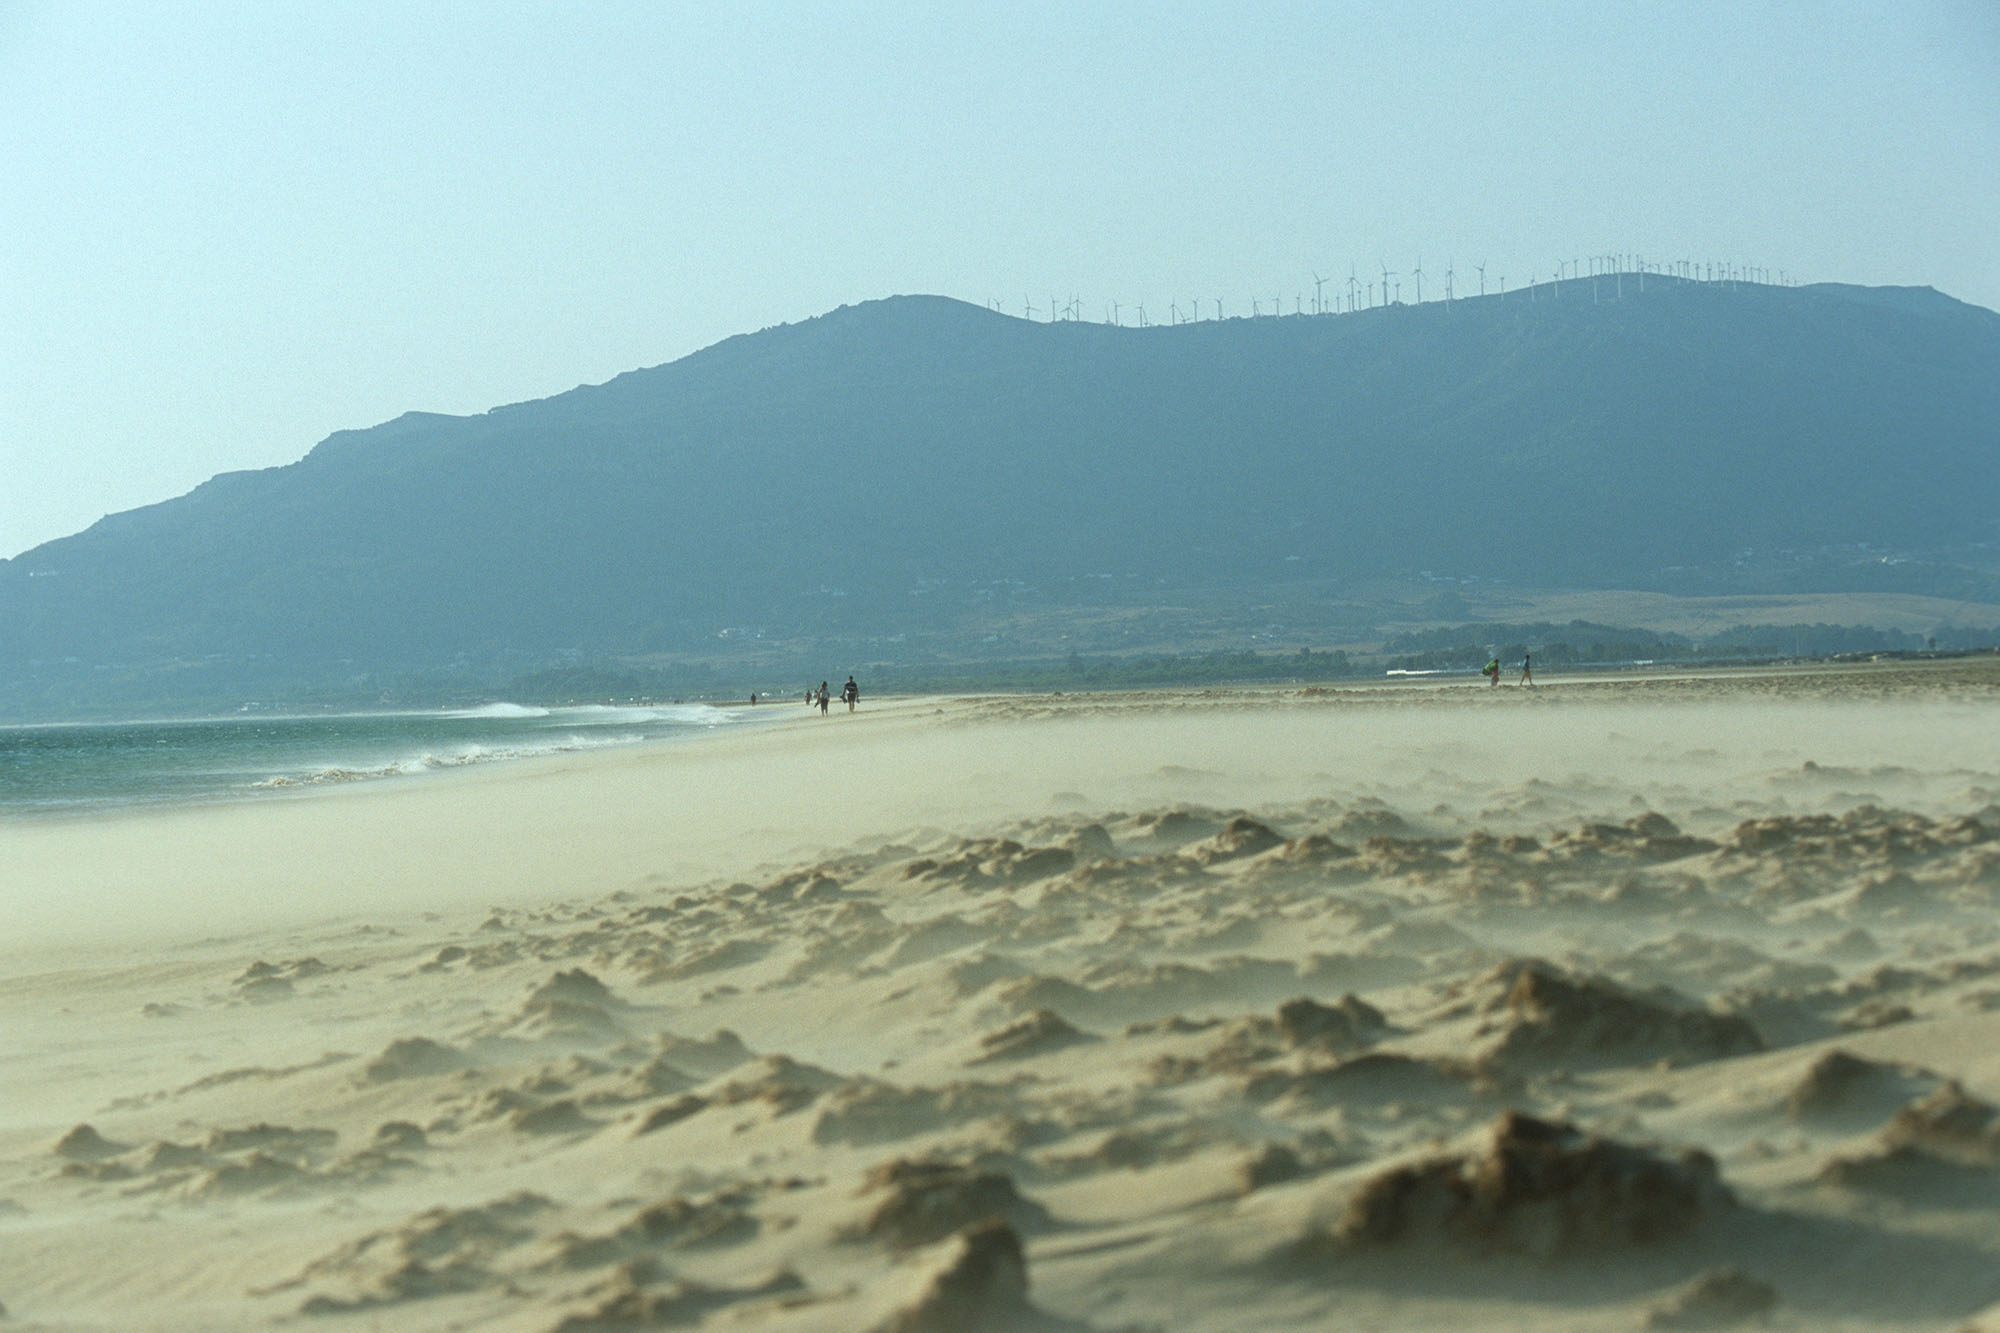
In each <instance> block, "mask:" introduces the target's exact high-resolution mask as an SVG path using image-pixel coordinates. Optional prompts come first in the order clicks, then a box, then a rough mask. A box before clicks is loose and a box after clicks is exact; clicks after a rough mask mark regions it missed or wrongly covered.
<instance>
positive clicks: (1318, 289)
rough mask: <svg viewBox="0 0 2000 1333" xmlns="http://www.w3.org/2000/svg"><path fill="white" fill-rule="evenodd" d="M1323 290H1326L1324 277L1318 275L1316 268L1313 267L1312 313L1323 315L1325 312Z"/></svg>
mask: <svg viewBox="0 0 2000 1333" xmlns="http://www.w3.org/2000/svg"><path fill="white" fill-rule="evenodd" d="M1325 291H1326V279H1325V278H1322V277H1321V276H1320V275H1319V270H1318V269H1314V270H1313V313H1314V314H1315V315H1324V314H1325V313H1326V297H1325V295H1324V292H1325Z"/></svg>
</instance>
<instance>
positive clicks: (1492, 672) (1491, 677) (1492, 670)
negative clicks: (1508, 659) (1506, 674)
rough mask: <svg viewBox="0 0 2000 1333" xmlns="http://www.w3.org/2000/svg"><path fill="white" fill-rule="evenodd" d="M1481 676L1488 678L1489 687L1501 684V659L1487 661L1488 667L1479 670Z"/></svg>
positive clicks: (1495, 658)
mask: <svg viewBox="0 0 2000 1333" xmlns="http://www.w3.org/2000/svg"><path fill="white" fill-rule="evenodd" d="M1479 674H1480V675H1482V676H1484V677H1486V683H1487V684H1488V685H1498V684H1499V683H1500V659H1499V658H1497V657H1494V658H1489V659H1487V662H1486V665H1485V666H1483V667H1481V668H1479Z"/></svg>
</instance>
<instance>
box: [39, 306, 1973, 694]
mask: <svg viewBox="0 0 2000 1333" xmlns="http://www.w3.org/2000/svg"><path fill="white" fill-rule="evenodd" d="M1614 288H1622V299H1612V298H1613V292H1614ZM1594 298H1595V299H1594ZM1996 499H2000V315H1995V314H1994V313H1993V312H1991V311H1987V310H1983V309H1979V308H1977V307H1972V306H1967V305H1964V304H1961V303H1959V302H1956V301H1953V300H1951V299H1950V298H1948V297H1945V296H1943V295H1940V294H1938V293H1936V292H1933V291H1930V290H1928V289H1881V288H1876V289H1866V288H1854V287H1844V286H1833V285H1820V286H1813V287H1795V288H1785V287H1772V286H1757V285H1729V286H1725V285H1720V284H1698V283H1687V282H1680V281H1677V280H1673V279H1668V278H1662V277H1658V276H1649V277H1647V278H1646V280H1645V289H1644V291H1643V293H1642V292H1641V291H1640V290H1639V284H1638V279H1637V278H1635V277H1634V276H1632V275H1626V276H1625V277H1624V278H1623V279H1622V282H1617V283H1615V282H1614V280H1613V279H1610V278H1600V279H1597V280H1595V282H1594V283H1593V280H1591V279H1572V280H1569V281H1566V282H1564V283H1562V284H1560V286H1559V287H1558V286H1557V285H1554V284H1543V285H1542V286H1541V287H1540V288H1539V289H1537V290H1536V291H1535V292H1534V293H1533V298H1532V300H1531V299H1530V295H1529V294H1528V293H1526V292H1518V291H1517V292H1510V293H1508V294H1507V296H1506V298H1505V300H1504V301H1503V300H1502V299H1501V298H1500V297H1498V296H1487V297H1484V298H1474V299H1465V298H1461V299H1458V300H1455V301H1452V302H1450V303H1446V302H1443V301H1431V302H1426V303H1424V304H1422V305H1415V306H1412V305H1399V306H1392V307H1388V308H1383V309H1377V310H1370V311H1362V312H1360V313H1354V314H1341V315H1323V316H1304V315H1295V316H1285V317H1275V318H1273V317H1265V318H1259V319H1228V320H1220V321H1217V320H1210V321H1204V322H1199V323H1191V324H1180V325H1176V326H1171V327H1166V326H1155V327H1150V328H1143V329H1141V328H1131V327H1112V326H1106V325H1101V324H1093V323H1082V322H1059V323H1030V322H1026V321H1023V320H1020V319H1015V318H1011V317H1008V316H1005V315H1001V314H996V313H993V312H991V311H989V310H986V309H983V308H980V307H976V306H971V305H967V304H964V303H961V302H957V301H953V300H948V299H944V298H938V297H896V298H891V299H888V300H882V301H873V302H869V303H867V304H864V305H860V306H854V307H844V308H842V309H839V310H836V311H833V312H831V313H829V314H827V315H824V316H821V317H819V318H817V319H812V320H808V321H806V322H804V323H801V324H797V325H788V326H782V327H777V328H771V329H766V330H763V331H761V332H758V333H754V334H747V335H743V336H740V337H736V338H731V339H729V340H727V341H725V342H722V343H720V344H718V345H716V346H714V347H710V348H708V349H706V350H704V351H701V352H698V353H696V354H694V355H692V356H689V357H686V358H684V359H682V360H680V361H676V362H674V363H672V364H670V365H665V366H659V367H656V368H653V369H649V370H641V371H634V372H632V373H630V374H626V375H621V376H619V377H618V378H616V379H614V380H612V381H610V382H609V383H607V384H603V385H598V386H591V387H584V388H579V389H575V390H572V391H571V392H568V393H564V394H560V395H557V396H555V397H552V398H548V399H544V400H540V401H537V402H529V403H521V404H516V405H513V406H509V407H502V408H496V409H494V410H492V411H490V412H487V413H484V414H482V415H479V416H473V417H445V416H435V415H428V414H423V413H410V414H408V415H405V416H402V417H399V418H397V419H396V420H394V421H391V422H388V423H386V424H384V425H381V426H377V427H374V428H372V429H367V430H353V431H342V432H340V433H337V434H335V435H333V436H331V437H329V438H328V439H327V440H325V441H324V442H322V443H321V444H320V445H318V446H317V447H316V448H314V449H313V450H312V451H311V453H309V454H308V455H307V456H306V457H305V458H304V459H302V460H300V461H299V462H297V463H295V464H292V465H290V466H287V467H280V468H272V469H267V470H264V471H257V472H238V473H228V474H224V475H221V476H218V477H216V478H214V479H213V480H211V481H209V482H208V483H206V484H204V485H202V486H200V487H198V488H197V489H195V490H194V491H193V492H191V493H190V494H188V495H186V496H183V497H181V498H179V499H176V500H172V501H168V502H166V503H163V504H158V505H153V506H150V507H148V508H144V509H139V510H134V511H131V512H129V513H123V514H117V515H113V516H111V517H108V518H106V519H104V520H103V521H101V522H99V523H97V524H96V525H94V526H93V527H91V528H90V529H89V530H87V531H85V532H83V533H80V534H77V535H75V536H72V537H67V538H63V539H61V540H58V541H53V542H49V543H47V544H45V545H43V546H40V547H38V548H36V549H34V550H32V551H29V552H27V553H25V554H23V555H21V556H19V557H17V558H15V559H13V560H11V561H0V624H4V625H5V626H6V630H5V634H4V636H3V637H0V679H11V680H12V681H13V682H15V684H16V685H17V686H18V685H19V684H20V683H21V682H25V681H28V680H31V679H47V678H49V677H50V676H51V675H52V674H56V675H69V676H79V674H80V673H83V672H87V671H89V670H91V669H94V668H105V669H112V668H115V669H116V670H118V671H120V672H124V673H128V674H129V673H132V672H145V673H153V674H155V675H158V674H159V673H168V674H169V676H170V675H171V673H172V672H174V671H176V670H186V669H189V668H190V667H192V666H193V665H195V664H201V663H205V664H206V668H205V669H207V670H209V671H211V672H213V671H214V670H216V669H218V668H220V669H222V670H224V672H225V674H227V675H229V676H231V677H232V678H237V679H240V680H242V681H243V682H245V683H246V684H254V683H257V682H267V683H282V682H284V681H287V680H305V679H323V678H330V677H332V676H335V675H341V674H350V673H355V672H368V671H381V670H392V669H406V668H412V667H425V666H435V665H442V664H448V663H452V662H460V663H463V662H466V661H475V662H505V663H509V664H511V665H513V666H514V667H532V666H534V665H536V664H538V663H546V662H553V661H558V660H563V659H565V658H574V657H575V656H576V655H577V654H585V655H591V654H603V655H611V656H619V655H641V654H657V653H669V654H696V655H698V654H700V653H702V652H706V651H709V650H711V649H713V648H714V646H715V645H716V644H717V643H718V642H726V640H727V637H728V636H730V635H754V634H760V633H761V634H763V635H765V636H767V637H769V638H771V639H781V638H786V637H791V636H807V637H810V636H815V635H821V636H823V635H829V634H833V635H874V636H878V637H880V638H887V639H889V640H891V641H893V640H894V636H896V635H898V634H903V633H908V632H913V631H920V630H924V629H926V628H930V629H935V628H937V627H939V626H941V625H944V624H947V623H961V622H962V618H963V617H964V615H965V614H966V612H967V611H968V609H969V608H975V607H978V606H981V605H984V606H987V607H989V608H990V607H991V605H992V604H993V603H994V601H995V598H996V597H998V598H1000V599H1001V600H1002V601H1009V602H1011V603H1013V604H1017V605H1034V606H1039V607H1044V608H1046V607H1060V606H1064V605H1078V606H1082V605H1102V604H1105V603H1106V602H1107V601H1119V600H1123V601H1125V602H1143V600H1144V599H1145V598H1146V597H1147V596H1148V595H1149V593H1150V590H1152V589H1156V588H1159V587H1162V586H1165V587H1172V588H1176V589H1182V588H1195V589H1206V590H1209V591H1210V592H1213V593H1215V594H1218V595H1222V596H1224V598H1225V600H1226V599H1227V597H1228V596H1229V595H1232V594H1234V593H1240V594H1241V596H1242V597H1244V598H1253V599H1254V598H1255V597H1256V596H1258V595H1260V592H1261V590H1266V589H1269V588H1271V587H1275V586H1280V585H1283V586H1287V587H1297V586H1301V585H1309V586H1314V587H1318V588H1321V589H1323V590H1325V592H1326V595H1327V596H1329V597H1337V596H1338V595H1339V590H1340V589H1341V588H1342V587H1343V586H1349V585H1352V584H1354V583H1356V582H1359V581H1363V580H1367V579H1371V578H1383V577H1410V576H1415V575H1418V574H1419V573H1428V574H1429V575H1430V576H1432V577H1434V578H1439V577H1442V578H1452V577H1478V578H1482V579H1489V580H1491V579H1501V580H1509V581H1513V582H1517V583H1524V584H1531V585H1534V586H1539V587H1578V588H1604V587H1622V588H1646V589H1662V590H1669V591H1686V590H1715V589H1722V588H1728V589H1732V590H1766V591H1770V590H1783V589H1804V588H1832V589H1862V588H1870V589H1877V590H1898V591H1911V592H1927V593H1936V594H1940V595H1952V596H1973V597H1991V596H1992V595H1993V594H1994V590H1995V587H1996V579H1995V577H1994V570H1995V564H1996V562H1995V560H1994V555H1993V553H1994V549H1995V548H1994V543H1996V541H2000V504H1996V503H1995V501H1996ZM964 623H969V622H964ZM718 636H722V637H721V638H720V639H719V637H718Z"/></svg>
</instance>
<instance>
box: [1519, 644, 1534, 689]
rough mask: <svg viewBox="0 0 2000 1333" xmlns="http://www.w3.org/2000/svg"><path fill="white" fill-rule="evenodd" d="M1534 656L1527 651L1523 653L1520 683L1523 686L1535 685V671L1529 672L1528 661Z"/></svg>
mask: <svg viewBox="0 0 2000 1333" xmlns="http://www.w3.org/2000/svg"><path fill="white" fill-rule="evenodd" d="M1532 656H1533V654H1532V653H1529V652H1527V651H1525V650H1524V651H1523V652H1522V653H1521V680H1520V683H1521V684H1523V685H1533V684H1534V683H1535V673H1534V672H1533V671H1531V670H1529V669H1528V660H1529V658H1531V657H1532Z"/></svg>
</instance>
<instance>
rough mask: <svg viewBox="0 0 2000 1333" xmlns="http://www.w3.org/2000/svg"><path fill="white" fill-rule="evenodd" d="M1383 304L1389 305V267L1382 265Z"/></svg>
mask: <svg viewBox="0 0 2000 1333" xmlns="http://www.w3.org/2000/svg"><path fill="white" fill-rule="evenodd" d="M1382 304H1383V305H1387V304H1389V266H1388V265H1387V264H1384V265H1382Z"/></svg>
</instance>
